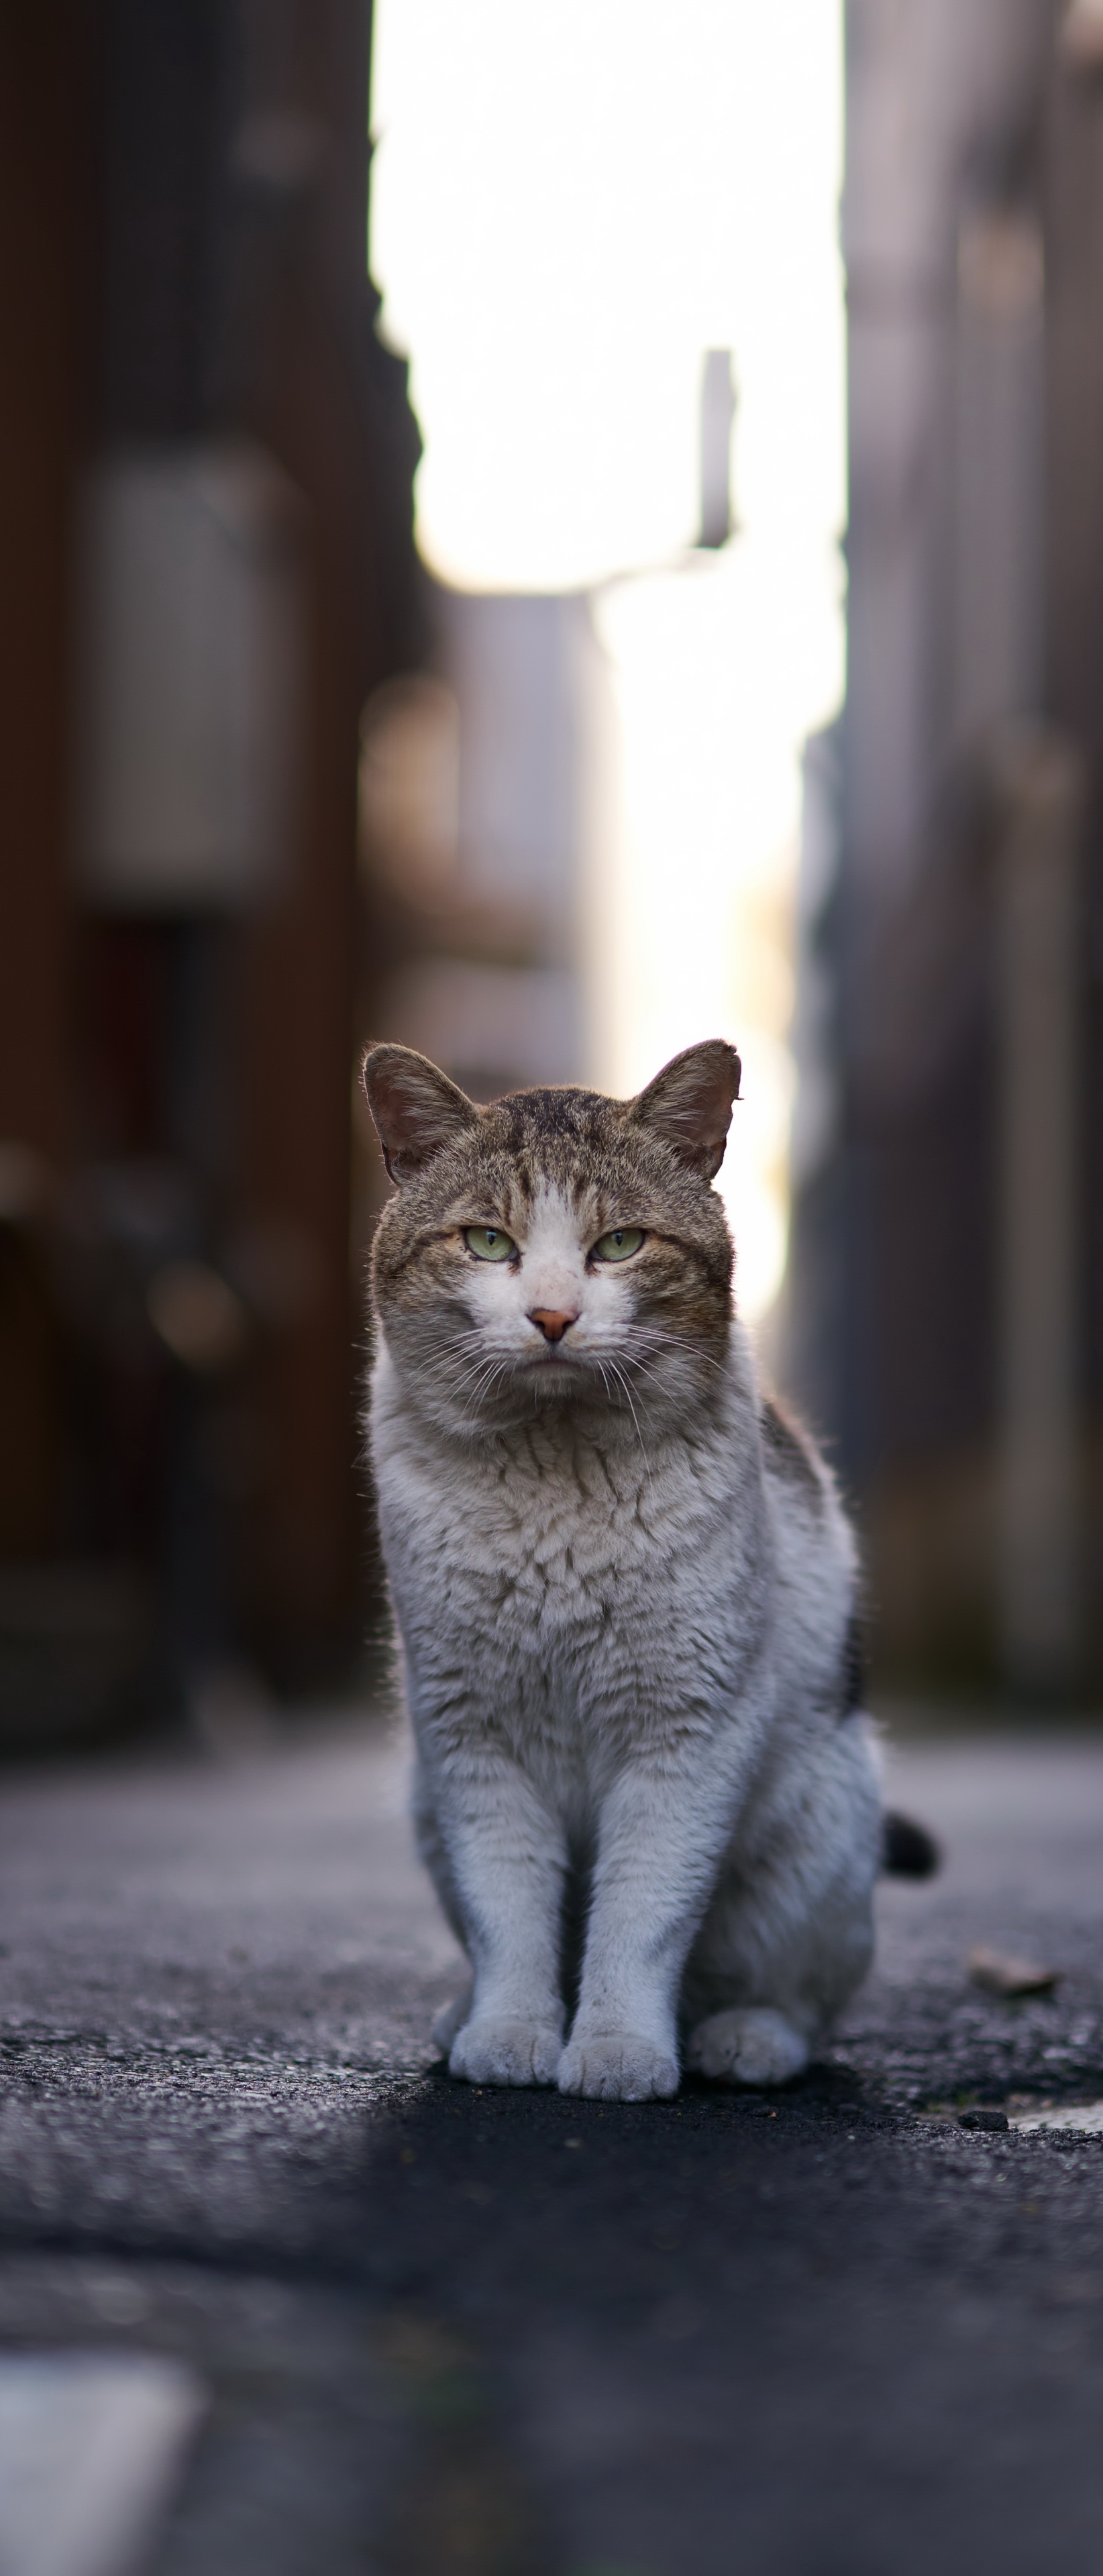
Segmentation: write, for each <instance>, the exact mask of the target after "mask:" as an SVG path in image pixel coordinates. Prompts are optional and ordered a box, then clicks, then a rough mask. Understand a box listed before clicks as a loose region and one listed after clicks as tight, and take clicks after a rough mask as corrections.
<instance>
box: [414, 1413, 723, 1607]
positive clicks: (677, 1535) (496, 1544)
mask: <svg viewBox="0 0 1103 2576" xmlns="http://www.w3.org/2000/svg"><path fill="white" fill-rule="evenodd" d="M380 1491H381V1502H382V1508H383V1522H384V1541H385V1545H386V1547H387V1553H388V1558H389V1561H390V1564H391V1573H392V1581H393V1582H394V1584H395V1589H396V1594H397V1595H398V1596H399V1597H400V1608H401V1609H402V1610H403V1611H404V1613H405V1614H406V1615H407V1616H409V1615H410V1613H413V1614H414V1615H415V1617H416V1616H417V1615H418V1613H419V1612H421V1613H424V1612H425V1611H426V1610H428V1609H430V1608H431V1610H432V1614H433V1615H434V1616H435V1618H436V1619H437V1620H438V1621H439V1620H441V1619H442V1618H444V1619H447V1620H449V1621H451V1620H452V1619H458V1620H460V1621H462V1620H464V1619H472V1620H476V1621H482V1620H484V1619H485V1618H486V1616H487V1615H488V1614H489V1613H493V1614H494V1617H495V1622H496V1624H497V1625H499V1627H500V1626H501V1623H502V1622H503V1621H504V1622H505V1623H506V1624H507V1625H510V1626H512V1625H516V1627H517V1629H518V1632H519V1634H521V1635H529V1636H531V1635H534V1634H535V1633H537V1632H540V1633H542V1634H543V1635H544V1636H545V1638H546V1637H547V1635H548V1634H549V1632H553V1631H555V1630H559V1629H570V1628H571V1627H572V1626H578V1625H580V1624H581V1625H582V1626H584V1627H587V1628H589V1627H591V1626H592V1625H593V1624H594V1622H595V1621H596V1622H598V1623H602V1622H606V1621H608V1620H609V1619H610V1617H615V1618H616V1619H617V1621H618V1623H620V1622H623V1621H625V1620H630V1619H637V1620H638V1619H639V1618H641V1617H645V1616H646V1618H647V1619H648V1622H649V1623H650V1620H651V1619H652V1618H653V1617H654V1616H655V1613H656V1605H657V1603H658V1602H659V1600H660V1599H665V1600H666V1602H667V1603H668V1604H669V1601H670V1597H671V1593H672V1590H674V1591H676V1590H677V1588H678V1584H679V1578H680V1576H682V1575H684V1572H685V1570H686V1569H687V1568H688V1567H689V1566H690V1565H691V1564H692V1562H693V1560H694V1556H695V1554H696V1556H697V1558H698V1560H699V1558H700V1552H701V1549H702V1546H703V1545H705V1544H706V1539H707V1530H708V1524H709V1522H710V1519H711V1521H713V1522H715V1520H716V1517H717V1516H716V1512H715V1509H714V1508H713V1509H712V1510H711V1512H710V1498H709V1496H708V1494H707V1492H703V1491H702V1486H701V1481H700V1479H699V1478H695V1477H694V1475H693V1473H692V1470H691V1468H690V1466H689V1464H688V1462H687V1461H685V1460H682V1459H678V1458H674V1459H668V1460H664V1461H661V1462H654V1461H652V1462H651V1463H650V1464H647V1463H645V1462H642V1461H641V1462H640V1463H639V1465H638V1466H636V1465H635V1464H634V1462H633V1461H632V1459H631V1458H630V1457H627V1456H625V1455H624V1454H623V1453H622V1454H621V1455H620V1456H614V1457H612V1458H610V1457H608V1456H605V1455H603V1454H602V1453H601V1452H600V1451H597V1450H594V1449H586V1448H585V1447H583V1446H581V1445H580V1446H579V1447H577V1448H574V1449H571V1448H567V1449H565V1450H562V1451H559V1452H557V1451H556V1450H555V1449H554V1448H553V1447H552V1446H551V1444H549V1443H547V1442H544V1443H541V1442H540V1441H539V1439H537V1438H535V1437H534V1438H533V1439H532V1440H531V1441H526V1442H522V1443H520V1444H518V1446H517V1447H516V1449H515V1450H513V1451H512V1452H506V1451H500V1452H498V1453H497V1454H496V1455H494V1456H493V1457H491V1458H478V1459H470V1458H464V1457H461V1458H459V1459H457V1458H455V1456H453V1457H452V1458H450V1459H446V1458H440V1457H438V1458H433V1457H431V1456H427V1455H426V1454H424V1453H423V1452H422V1453H420V1454H415V1453H413V1452H412V1451H411V1450H410V1449H409V1448H407V1449H406V1450H405V1453H404V1454H402V1453H398V1454H396V1455H395V1456H394V1457H393V1459H392V1460H391V1461H390V1462H389V1463H386V1464H384V1465H383V1472H382V1473H381V1476H380Z"/></svg>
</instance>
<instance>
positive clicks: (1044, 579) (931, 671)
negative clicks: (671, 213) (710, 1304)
mask: <svg viewBox="0 0 1103 2576" xmlns="http://www.w3.org/2000/svg"><path fill="white" fill-rule="evenodd" d="M847 28H848V74H847V117H848V135H847V171H846V187H845V200H844V243H845V251H846V260H847V273H848V297H849V344H850V506H849V528H848V536H847V559H848V570H849V611H848V623H849V660H848V688H847V698H846V705H845V709H844V712H843V715H842V718H841V719H840V722H839V724H838V725H837V726H836V727H835V728H833V729H832V732H831V733H830V734H829V735H827V736H825V737H823V738H822V739H821V740H820V741H818V742H817V743H815V744H813V745H812V746H810V750H809V757H808V770H807V795H806V848H805V861H804V871H803V888H802V899H801V942H802V961H801V974H800V999H799V1003H798V1022H797V1046H798V1054H799V1056H800V1060H801V1066H802V1078H803V1085H804V1096H803V1099H802V1106H801V1112H800V1116H799V1118H798V1137H799V1139H800V1140H801V1152H800V1159H799V1163H798V1167H797V1170H796V1173H795V1181H796V1205H795V1222H794V1234H793V1256H792V1265H791V1289H790V1319H789V1335H790V1342H789V1373H790V1376H791V1378H792V1379H793V1380H794V1382H795V1384H796V1386H797V1387H798V1388H799V1391H800V1393H801V1395H802V1397H803V1400H804V1402H805V1404H806V1405H807V1407H808V1409H809V1411H810V1413H811V1414H812V1416H813V1418H814V1419H816V1420H817V1421H818V1422H819V1423H820V1425H821V1426H822V1427H823V1428H824V1429H825V1430H826V1431H827V1433H828V1435H829V1438H830V1440H831V1441H832V1443H833V1446H834V1451H835V1455H836V1458H837V1461H838V1463H839V1466H840V1469H841V1472H842V1474H843V1477H844V1481H845V1483H846V1484H847V1485H848V1487H849V1488H850V1490H851V1491H852V1493H853V1494H854V1495H855V1497H856V1498H857V1499H858V1501H859V1503H860V1506H861V1509H862V1513H863V1517H864V1522H865V1528H866V1535H867V1557H868V1563H869V1568H870V1591H871V1612H872V1620H873V1632H874V1636H875V1639H876V1641H877V1650H878V1653H879V1656H880V1660H881V1665H882V1669H883V1670H884V1671H885V1672H887V1673H892V1674H895V1675H896V1676H898V1677H900V1678H904V1677H911V1678H916V1679H918V1678H920V1677H923V1678H927V1679H929V1678H932V1677H935V1676H942V1677H943V1678H945V1679H947V1680H951V1679H952V1680H957V1681H963V1680H966V1679H972V1680H981V1679H987V1680H989V1681H991V1680H994V1679H995V1678H997V1677H999V1678H1002V1680H1003V1681H1004V1682H1005V1683H1010V1684H1011V1685H1012V1686H1013V1687H1015V1688H1018V1689H1026V1690H1031V1691H1034V1690H1040V1691H1042V1692H1047V1691H1049V1692H1052V1691H1059V1692H1069V1691H1075V1690H1077V1689H1079V1688H1083V1687H1086V1686H1088V1685H1089V1684H1090V1683H1091V1682H1092V1681H1093V1678H1094V1679H1095V1680H1097V1679H1098V1676H1099V1672H1100V1665H1101V1661H1103V1631H1101V1626H1100V1619H1099V1611H1098V1602H1099V1598H1100V1585H1099V1572H1100V1566H1099V1538H1100V1532H1099V1499H1098V1497H1099V1414H1100V1395H1101V1382H1100V1381H1101V1371H1100V1348H1099V1324H1098V1317H1099V1312H1100V1298H1099V1288H1100V1277H1099V1234H1098V1217H1097V1214H1096V1211H1097V1208H1098V1205H1099V1189H1098V1166H1099V1158H1100V1151H1101V1146H1103V1128H1101V1119H1100V1109H1099V1102H1100V1096H1101V1095H1100V1085H1099V1065H1098V1052H1099V1037H1098V991H1099V917H1100V901H1101V896H1103V855H1101V849H1100V820H1099V810H1098V808H1099V787H1098V780H1099V752H1100V747H1101V746H1100V726H1101V721H1103V701H1101V695H1100V671H1101V669H1103V662H1101V658H1100V649H1099V648H1100V633H1099V622H1100V619H1101V617H1103V545H1101V544H1100V542H1099V531H1100V528H1101V514H1103V467H1101V464H1100V458H1101V456H1103V444H1101V441H1100V435H1099V432H1100V423H1099V420H1098V411H1099V400H1100V387H1101V384H1103V374H1101V369H1103V320H1101V316H1103V270H1101V266H1100V262H1101V259H1103V235H1101V232H1100V224H1099V208H1100V204H1101V202H1103V200H1101V197H1100V187H1101V172H1103V157H1101V156H1103V82H1101V79H1100V63H1101V46H1100V19H1099V13H1098V11H1097V10H1095V9H1094V8H1090V7H1088V6H1087V5H1086V0H1085V5H1083V6H1081V7H1074V8H1072V9H1069V8H1067V7H1064V6H1061V7H1058V6H1055V5H1053V0H904V5H903V6H900V5H897V0H851V6H850V8H849V10H848V19H847Z"/></svg>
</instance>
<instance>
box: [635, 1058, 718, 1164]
mask: <svg viewBox="0 0 1103 2576" xmlns="http://www.w3.org/2000/svg"><path fill="white" fill-rule="evenodd" d="M741 1069H742V1068H741V1066H740V1062H739V1058H738V1056H737V1054H736V1052H735V1048H734V1047H733V1046H729V1045H728V1043H727V1040H726V1039H725V1038H705V1039H704V1040H703V1042H702V1044H701V1045H700V1046H692V1047H686V1048H685V1049H684V1051H683V1053H682V1054H681V1055H676V1056H672V1058H671V1061H670V1063H669V1064H664V1066H663V1069H662V1072H661V1073H657V1074H656V1076H655V1079H654V1082H649V1083H648V1086H647V1089H646V1091H641V1093H640V1095H639V1098H638V1099H637V1100H633V1101H632V1102H631V1103H630V1104H629V1111H628V1115H629V1118H630V1119H631V1121H632V1123H633V1125H634V1126H637V1127H651V1128H653V1129H654V1130H655V1133H656V1134H657V1135H659V1136H665V1138H666V1141H667V1144H668V1145H673V1147H674V1151H675V1153H676V1154H677V1155H678V1156H679V1157H680V1159H681V1161H682V1162H683V1163H688V1164H689V1165H690V1167H691V1169H692V1170H693V1171H695V1172H700V1174H701V1177H702V1180H706V1181H711V1180H715V1177H716V1174H717V1172H718V1171H719V1169H720V1165H721V1163H722V1162H723V1160H724V1147H725V1145H726V1143H727V1140H728V1129H729V1127H730V1125H731V1114H732V1105H733V1102H735V1101H736V1100H738V1098H739V1076H740V1072H741Z"/></svg>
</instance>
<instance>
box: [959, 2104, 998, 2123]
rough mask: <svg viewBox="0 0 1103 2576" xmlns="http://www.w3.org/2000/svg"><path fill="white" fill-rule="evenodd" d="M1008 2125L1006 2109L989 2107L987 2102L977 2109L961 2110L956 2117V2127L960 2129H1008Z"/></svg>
mask: <svg viewBox="0 0 1103 2576" xmlns="http://www.w3.org/2000/svg"><path fill="white" fill-rule="evenodd" d="M1010 2126H1011V2123H1010V2120H1009V2119H1008V2116H1007V2113H1006V2111H997V2110H994V2109H990V2108H989V2107H988V2105H987V2104H986V2105H985V2106H984V2108H983V2109H981V2110H979V2111H962V2112H961V2114H960V2116H959V2119H958V2127H959V2128H962V2129H1009V2128H1010Z"/></svg>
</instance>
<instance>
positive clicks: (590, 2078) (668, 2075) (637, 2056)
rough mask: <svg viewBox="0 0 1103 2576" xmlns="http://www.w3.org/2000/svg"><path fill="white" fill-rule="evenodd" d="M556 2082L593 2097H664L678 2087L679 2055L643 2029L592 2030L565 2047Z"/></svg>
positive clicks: (623, 2099)
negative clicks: (647, 2037) (649, 2035)
mask: <svg viewBox="0 0 1103 2576" xmlns="http://www.w3.org/2000/svg"><path fill="white" fill-rule="evenodd" d="M558 2082H559V2090H560V2092H561V2093H583V2094H585V2095H586V2097H587V2099H588V2100H589V2101H591V2102H651V2101H653V2100H654V2099H655V2098H656V2096H658V2097H659V2099H660V2100H663V2101H666V2100H668V2099H669V2097H670V2095H671V2094H672V2093H676V2092H677V2090H678V2060H677V2058H676V2057H674V2056H672V2055H671V2052H670V2050H669V2049H668V2048H663V2047H662V2046H661V2045H658V2044H656V2042H655V2041H654V2040H651V2039H645V2038H644V2037H643V2035H642V2033H639V2032H636V2031H631V2030H625V2031H594V2032H591V2033H589V2034H587V2035H586V2036H584V2037H582V2038H579V2039H572V2040H571V2041H570V2042H569V2044H568V2046H567V2047H566V2048H565V2049H564V2051H563V2054H562V2056H561V2058H560V2060H559V2076H558Z"/></svg>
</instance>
